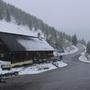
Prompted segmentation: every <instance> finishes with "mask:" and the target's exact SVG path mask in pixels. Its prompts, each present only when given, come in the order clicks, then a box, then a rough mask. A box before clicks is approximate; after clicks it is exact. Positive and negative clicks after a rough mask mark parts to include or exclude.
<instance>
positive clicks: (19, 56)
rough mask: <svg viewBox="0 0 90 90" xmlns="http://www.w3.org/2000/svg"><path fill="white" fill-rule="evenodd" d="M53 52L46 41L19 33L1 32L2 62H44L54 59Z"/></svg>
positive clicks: (0, 56) (0, 55)
mask: <svg viewBox="0 0 90 90" xmlns="http://www.w3.org/2000/svg"><path fill="white" fill-rule="evenodd" d="M53 50H54V49H53V48H52V47H51V46H50V45H49V44H48V43H47V42H46V41H45V40H44V39H40V38H38V37H35V36H31V35H29V34H25V33H24V34H23V32H22V33H18V31H17V33H15V32H11V31H2V30H1V31H0V59H1V60H5V61H10V62H11V63H20V62H26V61H31V63H34V62H39V61H41V62H42V61H45V60H48V59H49V58H51V57H53Z"/></svg>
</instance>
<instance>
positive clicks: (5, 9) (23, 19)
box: [0, 0, 71, 48]
mask: <svg viewBox="0 0 90 90" xmlns="http://www.w3.org/2000/svg"><path fill="white" fill-rule="evenodd" d="M0 19H1V20H2V19H5V20H6V21H7V22H12V21H15V22H16V24H18V25H22V26H23V25H26V26H28V27H29V29H30V30H32V29H34V30H35V31H37V30H41V32H42V33H44V35H45V38H46V40H47V41H48V42H49V44H51V45H52V46H53V47H54V48H61V47H63V45H64V42H65V40H66V39H67V40H71V37H70V36H69V35H66V34H65V33H63V32H59V31H57V30H56V29H55V28H54V27H51V26H49V25H48V24H46V23H44V22H43V21H42V20H40V19H38V18H36V17H35V16H32V15H30V14H29V13H25V12H24V11H22V10H20V9H18V8H16V7H15V6H12V5H10V4H7V3H5V2H4V1H2V0H0Z"/></svg>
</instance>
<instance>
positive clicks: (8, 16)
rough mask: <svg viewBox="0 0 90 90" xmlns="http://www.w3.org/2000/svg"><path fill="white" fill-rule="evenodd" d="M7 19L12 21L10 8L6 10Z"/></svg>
mask: <svg viewBox="0 0 90 90" xmlns="http://www.w3.org/2000/svg"><path fill="white" fill-rule="evenodd" d="M6 21H7V22H10V21H11V17H10V13H9V10H8V9H7V10H6Z"/></svg>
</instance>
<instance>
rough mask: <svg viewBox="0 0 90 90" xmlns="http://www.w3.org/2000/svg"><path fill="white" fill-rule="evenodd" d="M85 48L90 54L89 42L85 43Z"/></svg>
mask: <svg viewBox="0 0 90 90" xmlns="http://www.w3.org/2000/svg"><path fill="white" fill-rule="evenodd" d="M86 50H87V53H88V54H90V42H88V43H87V48H86Z"/></svg>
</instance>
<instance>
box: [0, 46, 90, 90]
mask: <svg viewBox="0 0 90 90" xmlns="http://www.w3.org/2000/svg"><path fill="white" fill-rule="evenodd" d="M78 47H79V51H78V52H77V53H74V54H72V55H66V56H64V62H66V63H68V66H67V67H64V68H58V69H56V70H52V71H48V72H44V73H42V74H38V75H24V76H19V77H15V78H11V79H7V83H3V84H0V90H90V64H87V63H83V62H80V61H79V60H78V57H79V55H80V53H81V52H83V51H84V48H83V47H82V46H81V45H78Z"/></svg>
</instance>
